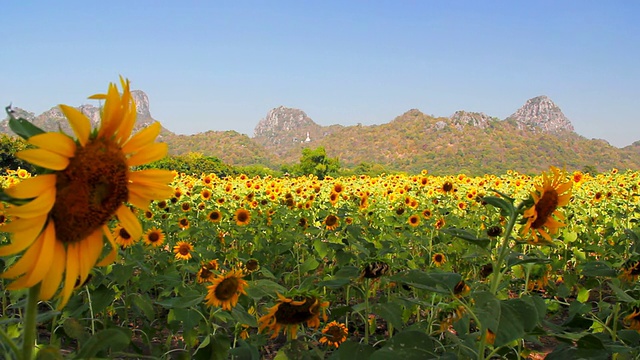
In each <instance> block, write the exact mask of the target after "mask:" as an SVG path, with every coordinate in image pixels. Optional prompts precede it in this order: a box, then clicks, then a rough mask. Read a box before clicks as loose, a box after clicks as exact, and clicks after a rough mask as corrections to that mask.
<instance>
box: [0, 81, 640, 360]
mask: <svg viewBox="0 0 640 360" xmlns="http://www.w3.org/2000/svg"><path fill="white" fill-rule="evenodd" d="M121 86H122V93H120V92H119V91H118V89H117V87H116V85H114V84H111V85H110V86H109V90H108V92H107V93H106V94H98V95H94V96H93V97H92V98H95V99H101V100H104V101H105V102H104V106H103V110H102V114H101V123H100V125H99V127H98V128H95V129H93V128H92V124H91V123H90V121H89V119H87V118H86V116H85V115H83V114H82V113H80V112H79V111H78V110H76V109H74V108H71V107H68V106H64V105H61V110H62V112H63V114H64V115H65V117H66V118H67V119H68V121H69V123H70V125H71V128H72V129H73V132H74V134H75V136H76V137H75V138H72V137H71V136H69V135H67V134H63V133H60V132H51V133H46V132H44V131H42V130H41V129H39V128H37V127H35V126H33V125H32V124H30V123H28V122H27V121H25V120H23V119H15V118H11V120H10V126H11V128H12V130H13V131H14V132H15V133H16V134H18V135H19V136H21V137H22V138H23V139H25V140H26V141H27V143H28V144H29V146H28V147H26V148H25V149H23V150H20V151H19V152H17V153H16V156H17V157H18V158H19V159H21V160H23V161H26V162H28V163H29V164H32V165H34V169H36V171H35V172H34V173H30V172H29V171H27V170H26V169H22V168H20V169H17V170H12V169H2V173H0V188H1V189H2V191H0V294H1V295H2V299H1V300H0V355H2V358H3V359H17V360H32V359H43V360H44V359H88V358H109V359H325V358H327V359H395V358H397V357H404V358H406V359H429V358H438V359H498V358H504V359H541V358H546V359H573V358H584V359H611V358H613V359H635V358H639V357H640V300H639V299H640V286H638V276H640V229H638V219H639V218H640V206H639V205H640V200H639V194H640V192H639V190H638V187H639V186H640V172H637V171H631V170H627V171H618V170H617V169H612V170H610V171H608V172H606V173H600V174H589V173H582V172H578V171H576V172H567V171H566V170H564V169H560V168H556V167H553V166H551V167H550V168H549V170H548V171H547V172H543V173H541V174H535V175H525V174H520V173H518V172H516V171H509V172H507V173H506V174H491V175H484V176H475V177H471V176H467V175H465V174H455V175H449V176H433V175H430V174H429V173H428V171H426V170H424V171H422V173H420V174H414V175H410V174H392V175H384V174H383V175H380V176H376V177H370V176H365V175H362V176H349V177H336V178H330V177H326V178H324V179H319V178H317V177H315V176H312V175H309V176H303V177H289V176H283V177H273V176H264V177H262V176H255V177H249V176H246V175H239V176H233V177H225V178H219V177H217V176H216V175H215V174H200V175H189V174H184V173H178V172H176V171H173V172H171V171H168V170H157V169H149V168H145V169H139V167H140V166H141V165H144V164H147V163H152V162H153V161H156V160H159V159H162V158H163V157H164V156H165V155H166V152H167V148H166V144H162V143H158V142H155V139H156V137H157V136H158V134H159V131H160V126H159V124H157V123H156V124H153V125H150V126H148V127H147V128H145V129H143V130H141V131H139V132H138V133H136V134H132V129H133V125H134V123H135V103H134V101H133V99H132V98H131V94H130V91H129V82H128V80H127V81H125V80H124V79H121ZM10 116H11V115H10Z"/></svg>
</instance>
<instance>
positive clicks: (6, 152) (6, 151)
mask: <svg viewBox="0 0 640 360" xmlns="http://www.w3.org/2000/svg"><path fill="white" fill-rule="evenodd" d="M27 148H28V144H27V143H26V142H24V141H23V140H22V139H20V138H17V137H11V136H8V135H6V134H0V168H2V169H11V170H17V169H18V168H21V169H25V170H27V171H29V172H30V173H33V172H34V171H35V168H34V167H33V165H31V164H29V163H28V162H26V161H22V160H20V159H18V158H17V157H16V156H15V154H16V152H18V151H21V150H25V149H27Z"/></svg>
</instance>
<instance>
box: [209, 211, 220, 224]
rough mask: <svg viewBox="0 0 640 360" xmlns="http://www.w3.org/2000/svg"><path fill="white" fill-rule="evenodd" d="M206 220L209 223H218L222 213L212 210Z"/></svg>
mask: <svg viewBox="0 0 640 360" xmlns="http://www.w3.org/2000/svg"><path fill="white" fill-rule="evenodd" d="M207 219H209V221H211V222H214V223H218V222H220V220H222V213H221V212H220V211H219V210H213V211H212V212H210V213H209V215H207Z"/></svg>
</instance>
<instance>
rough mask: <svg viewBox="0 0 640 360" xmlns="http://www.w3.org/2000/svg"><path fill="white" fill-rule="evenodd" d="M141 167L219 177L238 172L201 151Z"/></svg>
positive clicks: (171, 157) (167, 158)
mask: <svg viewBox="0 0 640 360" xmlns="http://www.w3.org/2000/svg"><path fill="white" fill-rule="evenodd" d="M140 168H141V169H166V170H175V171H177V172H179V173H184V174H188V175H197V176H199V175H200V174H216V176H218V177H225V176H231V175H236V174H238V173H237V171H236V170H235V169H234V168H233V167H231V166H229V165H227V164H224V163H223V162H222V161H221V160H220V159H218V158H216V157H213V156H205V155H202V154H200V153H188V154H185V155H180V156H167V157H166V158H164V159H162V160H158V161H155V162H153V163H150V164H146V165H143V166H141V167H140Z"/></svg>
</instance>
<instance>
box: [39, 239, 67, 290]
mask: <svg viewBox="0 0 640 360" xmlns="http://www.w3.org/2000/svg"><path fill="white" fill-rule="evenodd" d="M54 243H55V246H54V249H53V257H54V259H55V261H54V262H52V263H51V267H50V268H49V272H48V273H47V274H46V275H45V277H44V279H42V287H41V288H40V300H43V301H47V300H49V299H51V298H52V297H53V295H54V294H55V293H56V291H58V288H60V281H62V274H63V273H64V266H65V260H66V256H67V252H66V251H65V249H64V245H63V244H62V242H61V241H55V242H54Z"/></svg>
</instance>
